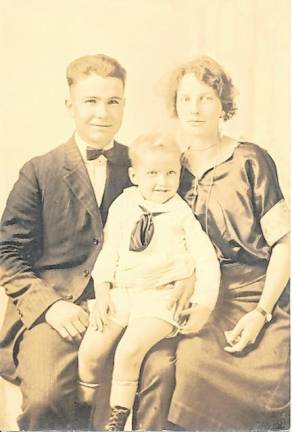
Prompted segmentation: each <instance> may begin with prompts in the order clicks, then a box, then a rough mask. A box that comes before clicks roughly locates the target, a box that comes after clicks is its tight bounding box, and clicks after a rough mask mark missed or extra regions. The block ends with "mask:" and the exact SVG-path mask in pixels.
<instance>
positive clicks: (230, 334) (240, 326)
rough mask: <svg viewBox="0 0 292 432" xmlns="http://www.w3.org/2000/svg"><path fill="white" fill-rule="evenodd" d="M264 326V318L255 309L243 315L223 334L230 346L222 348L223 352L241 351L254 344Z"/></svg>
mask: <svg viewBox="0 0 292 432" xmlns="http://www.w3.org/2000/svg"><path fill="white" fill-rule="evenodd" d="M264 324H265V317H264V316H263V315H261V314H260V313H259V312H258V311H257V310H256V309H254V310H252V311H251V312H248V313H247V314H245V315H243V317H242V318H240V320H239V321H238V323H237V324H236V326H235V327H234V328H233V329H232V330H230V331H226V332H224V335H225V339H226V341H227V342H228V343H229V345H230V346H226V347H224V350H225V351H227V352H229V353H237V352H241V351H243V350H244V349H245V348H246V347H247V346H248V345H251V344H253V343H255V341H256V339H257V337H258V335H259V333H260V331H261V329H262V328H263V326H264Z"/></svg>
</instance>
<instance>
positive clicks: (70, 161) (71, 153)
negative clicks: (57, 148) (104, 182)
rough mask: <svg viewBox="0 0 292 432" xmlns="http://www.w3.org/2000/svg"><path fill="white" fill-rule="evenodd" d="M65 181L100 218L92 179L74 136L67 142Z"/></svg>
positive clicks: (91, 211) (88, 208)
mask: <svg viewBox="0 0 292 432" xmlns="http://www.w3.org/2000/svg"><path fill="white" fill-rule="evenodd" d="M64 181H65V183H66V184H67V186H68V187H69V188H70V189H71V191H72V192H73V193H74V195H75V196H76V197H77V198H78V199H79V200H80V202H81V203H82V204H83V205H84V206H85V207H86V208H87V210H88V212H89V213H90V214H91V215H92V216H93V217H95V218H98V219H100V213H99V209H98V205H97V202H96V198H95V194H94V191H93V188H92V185H91V181H90V179H89V176H88V172H87V169H86V167H85V165H84V162H83V159H82V157H81V155H80V152H79V149H78V147H77V145H76V143H75V141H74V139H73V138H72V139H71V140H70V141H69V142H68V143H66V144H65V158H64Z"/></svg>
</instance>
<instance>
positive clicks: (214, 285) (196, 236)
mask: <svg viewBox="0 0 292 432" xmlns="http://www.w3.org/2000/svg"><path fill="white" fill-rule="evenodd" d="M184 229H185V238H186V245H187V249H188V251H189V252H190V253H191V255H192V256H193V258H194V259H195V274H196V282H195V291H194V294H193V295H192V297H191V302H192V303H199V304H203V305H205V306H207V307H208V308H209V309H211V310H212V309H213V308H214V307H215V304H216V302H217V298H218V293H219V285H220V266H219V261H218V259H217V255H216V252H215V249H214V247H213V245H212V243H211V240H210V239H209V237H208V236H207V234H206V233H205V232H204V231H203V229H202V227H201V225H200V223H199V221H198V220H197V219H196V218H195V217H194V215H193V214H192V212H191V211H190V212H189V214H188V216H187V217H186V218H185V223H184Z"/></svg>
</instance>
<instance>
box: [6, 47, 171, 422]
mask: <svg viewBox="0 0 292 432" xmlns="http://www.w3.org/2000/svg"><path fill="white" fill-rule="evenodd" d="M125 78H126V72H125V70H124V69H123V67H122V66H121V65H120V64H119V63H118V62H117V61H116V60H114V59H112V58H110V57H108V56H105V55H95V56H86V57H81V58H79V59H77V60H75V61H73V62H72V63H71V64H70V65H69V66H68V69H67V81H68V85H69V98H68V99H67V101H66V106H67V108H68V110H69V112H70V113H71V115H72V116H73V119H74V122H75V127H76V131H75V134H74V135H73V137H72V138H71V139H70V140H69V141H68V142H66V143H65V144H63V145H60V146H59V147H57V148H55V149H54V150H52V151H50V152H49V153H47V154H46V155H43V156H40V157H36V158H34V159H32V160H31V161H29V162H27V163H26V164H25V165H24V167H23V168H22V169H21V171H20V175H19V178H18V180H17V182H16V184H15V185H14V188H13V190H12V192H11V193H10V196H9V198H8V201H7V206H6V209H5V211H4V214H3V218H2V224H1V231H0V284H1V285H2V286H4V287H5V290H6V293H7V294H8V296H9V303H8V308H7V311H6V316H5V320H4V325H3V328H2V331H1V334H0V346H1V359H0V373H1V375H2V376H3V377H4V378H6V379H9V380H18V382H19V383H20V388H21V391H22V395H23V406H22V414H21V416H20V417H19V419H18V423H19V427H20V429H24V430H39V429H62V430H65V429H72V428H87V424H86V422H85V423H83V424H82V423H80V422H79V423H78V422H77V423H75V420H74V419H81V418H82V415H81V413H82V412H83V413H84V412H86V410H84V409H83V410H82V409H81V406H79V405H78V403H77V402H76V399H77V398H76V387H77V386H76V383H77V350H78V345H79V343H80V340H81V337H82V335H83V333H84V332H85V330H86V327H87V326H88V311H87V308H86V300H88V299H90V298H92V297H93V281H92V279H91V276H90V274H91V270H92V268H93V265H94V262H95V260H96V257H97V255H98V253H99V251H100V249H101V246H102V242H103V225H104V223H105V220H106V217H107V212H108V208H109V206H110V204H111V203H112V201H113V200H114V199H115V198H116V197H117V196H118V195H119V194H120V193H121V192H122V190H123V189H124V188H125V187H127V186H129V185H130V181H129V178H128V166H129V161H128V154H127V148H126V147H125V146H123V145H121V144H118V143H117V142H116V141H114V136H115V134H116V133H117V131H118V130H119V128H120V126H121V122H122V117H123V109H124V85H125ZM158 348H159V346H157V348H156V349H155V348H154V349H153V350H152V353H149V355H148V358H146V361H145V364H144V366H143V369H142V377H141V385H140V392H139V395H138V398H137V407H136V411H135V415H134V419H135V425H134V427H137V426H139V427H143V428H145V429H148V430H150V429H152V430H154V429H162V428H163V426H164V422H165V419H166V416H167V410H168V405H169V397H166V398H165V397H164V396H163V394H165V395H170V394H171V391H170V389H171V387H172V386H173V352H174V345H173V343H169V342H168V341H166V342H164V343H163V344H162V345H161V347H160V350H159V352H157V354H156V351H158ZM155 359H156V360H155ZM109 367H110V366H109ZM105 381H106V380H105ZM165 386H167V390H166V389H165ZM105 387H106V386H105ZM98 390H99V391H98V392H97V398H96V409H95V414H94V427H95V428H100V427H101V424H102V414H103V412H102V411H103V410H104V409H105V405H107V397H108V395H107V394H106V389H104V390H103V388H102V385H100V388H99V389H98ZM103 391H104V393H103ZM85 420H86V421H87V419H85Z"/></svg>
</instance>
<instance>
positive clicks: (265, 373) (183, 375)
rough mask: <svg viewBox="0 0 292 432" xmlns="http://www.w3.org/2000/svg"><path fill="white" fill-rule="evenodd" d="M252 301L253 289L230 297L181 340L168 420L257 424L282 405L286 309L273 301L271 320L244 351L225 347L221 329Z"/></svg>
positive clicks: (210, 425) (207, 425)
mask: <svg viewBox="0 0 292 432" xmlns="http://www.w3.org/2000/svg"><path fill="white" fill-rule="evenodd" d="M261 283H263V282H257V285H259V284H261ZM254 285H255V284H253V288H254ZM245 289H246V293H247V292H250V291H249V290H248V287H245ZM254 305H255V298H253V296H252V295H251V296H250V298H249V297H248V296H247V295H245V296H239V297H238V298H237V299H235V298H229V299H228V300H225V301H223V302H222V303H221V305H219V307H218V313H217V314H214V315H213V320H212V321H211V322H210V324H209V326H207V327H206V328H205V329H204V330H203V331H202V332H201V333H200V335H199V336H196V337H193V338H184V339H182V340H181V341H180V342H179V346H178V350H177V371H176V389H175V392H174V396H173V399H172V404H171V409H170V415H169V420H170V421H171V422H173V423H177V424H179V425H180V426H183V427H184V428H186V429H192V430H193V429H199V430H203V429H208V430H212V429H220V428H222V429H224V428H225V429H226V428H228V427H230V428H233V429H243V428H248V427H249V426H252V425H254V426H255V425H256V424H258V427H259V428H260V424H259V423H260V422H262V421H266V419H267V417H269V416H270V415H271V416H273V415H275V414H276V413H281V412H282V411H284V410H285V408H286V407H287V404H288V401H289V315H288V313H287V312H286V311H285V310H283V309H281V308H279V307H276V309H275V311H274V316H273V321H272V323H271V324H272V325H269V326H267V327H266V328H265V329H264V331H263V332H262V335H261V337H260V338H259V339H258V340H257V342H256V343H255V344H254V345H251V346H250V347H248V348H247V349H246V350H245V351H244V353H242V354H237V355H234V354H230V353H228V352H226V351H224V349H223V348H224V346H225V345H227V343H226V341H225V338H224V331H226V330H230V329H231V328H232V327H233V326H234V324H235V323H236V322H237V321H238V319H239V318H240V317H241V316H242V315H243V314H244V313H246V312H248V311H249V310H251V309H252V308H254Z"/></svg>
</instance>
